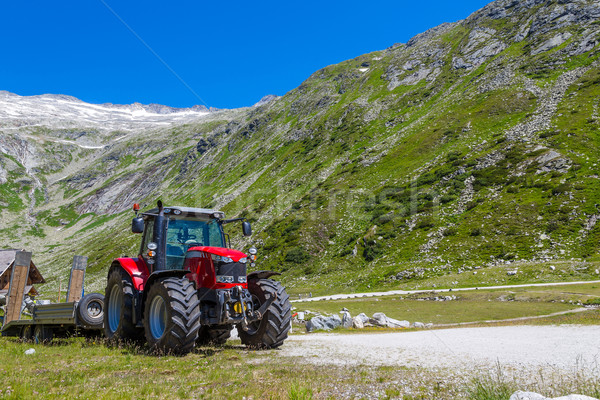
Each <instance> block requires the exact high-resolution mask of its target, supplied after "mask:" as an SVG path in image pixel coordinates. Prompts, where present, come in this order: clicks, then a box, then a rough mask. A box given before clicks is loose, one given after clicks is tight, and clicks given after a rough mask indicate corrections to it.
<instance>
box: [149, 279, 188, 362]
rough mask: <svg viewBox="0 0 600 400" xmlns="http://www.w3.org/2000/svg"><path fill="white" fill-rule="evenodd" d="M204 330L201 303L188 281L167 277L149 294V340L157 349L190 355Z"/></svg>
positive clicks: (152, 288) (153, 286) (156, 284)
mask: <svg viewBox="0 0 600 400" xmlns="http://www.w3.org/2000/svg"><path fill="white" fill-rule="evenodd" d="M199 328H200V300H198V293H197V292H196V288H195V287H194V284H193V283H192V282H190V281H189V280H188V279H186V278H172V277H171V278H163V279H160V280H158V281H156V282H155V283H154V284H153V285H152V286H151V287H150V289H149V291H148V297H147V298H146V304H145V309H144V329H145V332H146V340H147V341H148V344H149V345H150V347H151V348H152V349H153V350H157V351H160V352H165V353H169V352H172V353H177V354H186V353H189V352H190V351H192V349H193V348H194V345H195V344H196V339H197V338H198V329H199Z"/></svg>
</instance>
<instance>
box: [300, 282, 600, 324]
mask: <svg viewBox="0 0 600 400" xmlns="http://www.w3.org/2000/svg"><path fill="white" fill-rule="evenodd" d="M446 296H455V298H456V299H455V300H451V301H434V300H431V299H433V298H436V297H438V298H440V297H446ZM598 298H600V284H581V285H566V286H548V287H534V288H516V289H510V290H505V289H487V290H486V289H480V290H472V291H464V292H463V291H461V292H454V293H435V292H430V293H420V294H413V295H409V296H404V297H402V296H383V297H377V298H354V299H345V300H329V301H316V302H309V303H293V305H294V307H295V308H296V310H297V311H305V310H308V311H311V312H313V313H315V312H316V313H325V314H334V313H337V312H339V311H340V310H341V309H342V308H347V309H348V310H349V311H350V313H351V315H353V316H354V315H357V314H359V313H365V314H367V315H368V316H371V315H373V313H376V312H383V313H385V314H386V315H387V316H388V317H391V318H395V319H400V320H408V321H410V322H415V321H419V322H423V323H429V322H431V323H434V324H452V323H464V322H478V321H487V320H502V319H512V318H520V317H534V316H543V315H548V314H553V313H557V312H564V311H568V310H574V309H577V308H581V307H580V306H578V304H586V303H587V302H589V301H590V300H592V301H595V300H596V299H598ZM599 322H600V321H599Z"/></svg>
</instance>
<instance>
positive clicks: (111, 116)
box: [0, 91, 215, 131]
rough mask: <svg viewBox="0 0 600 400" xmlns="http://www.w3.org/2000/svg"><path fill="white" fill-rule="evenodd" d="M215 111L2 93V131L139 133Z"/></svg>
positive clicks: (190, 119) (0, 121)
mask: <svg viewBox="0 0 600 400" xmlns="http://www.w3.org/2000/svg"><path fill="white" fill-rule="evenodd" d="M213 111H215V110H214V109H211V110H209V109H208V108H206V107H204V106H194V107H191V108H174V107H169V106H164V105H160V104H149V105H144V104H140V103H134V104H128V105H118V104H110V103H107V104H90V103H86V102H84V101H82V100H79V99H77V98H75V97H72V96H65V95H53V94H44V95H39V96H19V95H17V94H14V93H10V92H7V91H0V130H6V129H19V128H23V127H35V126H44V127H49V128H67V129H70V128H82V127H85V128H96V129H98V130H101V131H115V130H122V131H138V130H143V129H148V128H155V127H165V126H170V125H173V124H181V123H186V122H192V121H194V120H198V119H201V118H203V117H205V116H206V115H208V114H210V113H211V112H213Z"/></svg>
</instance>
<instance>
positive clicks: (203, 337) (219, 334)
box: [196, 325, 233, 345]
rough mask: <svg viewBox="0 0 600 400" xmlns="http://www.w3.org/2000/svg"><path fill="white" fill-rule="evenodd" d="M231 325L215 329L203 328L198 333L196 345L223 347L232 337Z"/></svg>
mask: <svg viewBox="0 0 600 400" xmlns="http://www.w3.org/2000/svg"><path fill="white" fill-rule="evenodd" d="M232 328H233V327H232V326H231V325H218V326H215V327H212V326H211V327H208V326H203V327H201V328H200V331H199V332H198V340H196V343H197V344H199V345H203V344H217V345H222V344H225V343H226V342H227V339H229V337H230V336H231V329H232Z"/></svg>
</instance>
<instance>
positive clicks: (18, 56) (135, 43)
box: [0, 0, 489, 108]
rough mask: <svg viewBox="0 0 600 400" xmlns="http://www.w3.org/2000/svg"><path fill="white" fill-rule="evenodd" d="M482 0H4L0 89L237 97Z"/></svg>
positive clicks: (127, 99)
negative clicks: (294, 1)
mask: <svg viewBox="0 0 600 400" xmlns="http://www.w3.org/2000/svg"><path fill="white" fill-rule="evenodd" d="M488 2H489V1H488V0H463V1H459V2H455V1H448V0H430V1H420V2H419V1H416V2H415V1H378V0H362V1H354V0H346V1H327V0H320V1H314V0H305V1H302V2H297V3H291V2H286V1H271V0H263V1H251V2H250V1H246V2H238V1H210V2H204V1H187V0H182V1H173V2H166V1H160V2H159V1H154V0H146V1H138V0H132V1H129V0H128V1H117V0H61V1H42V0H38V1H31V0H18V1H3V2H2V3H1V4H0V37H2V40H1V41H0V57H1V59H2V62H0V90H8V91H10V92H14V93H17V94H20V95H35V94H43V93H55V94H67V95H71V96H75V97H78V98H80V99H82V100H84V101H87V102H91V103H104V102H110V103H119V104H129V103H133V102H136V101H137V102H140V103H145V104H147V103H160V104H166V105H170V106H174V107H189V106H192V105H194V104H206V105H208V106H213V107H218V108H235V107H242V106H248V105H252V104H254V103H256V102H257V101H258V100H260V98H261V97H262V96H264V95H267V94H276V95H283V94H285V93H286V92H288V91H289V90H291V89H293V88H295V87H297V86H298V85H299V84H300V83H302V81H304V80H305V79H306V78H308V76H309V75H310V74H312V73H313V72H314V71H316V70H318V69H320V68H323V67H325V66H327V65H331V64H335V63H338V62H341V61H344V60H347V59H351V58H354V57H357V56H359V55H361V54H364V53H369V52H372V51H376V50H382V49H385V48H387V47H389V46H391V45H392V44H394V43H403V42H406V41H407V40H408V39H410V38H411V37H412V36H414V35H416V34H418V33H421V32H423V31H425V30H427V29H429V28H432V27H434V26H436V25H439V24H440V23H442V22H454V21H457V20H460V19H464V18H466V17H467V16H468V15H469V14H471V13H472V12H474V11H476V10H478V9H480V8H481V7H483V6H484V5H486V4H487V3H488ZM109 8H112V10H113V11H114V13H113V12H111V11H110V9H109ZM115 14H116V15H115ZM117 15H118V17H117ZM126 25H128V26H129V27H130V28H131V30H130V29H128V28H127V26H126ZM132 31H133V32H135V34H134V33H132ZM136 35H137V36H136ZM140 39H141V40H140ZM142 41H143V42H145V43H146V44H147V46H146V45H144V44H143V42H142ZM150 49H151V50H150ZM159 58H160V59H162V60H163V61H164V63H163V62H161V60H160V59H159ZM178 77H179V78H178Z"/></svg>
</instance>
